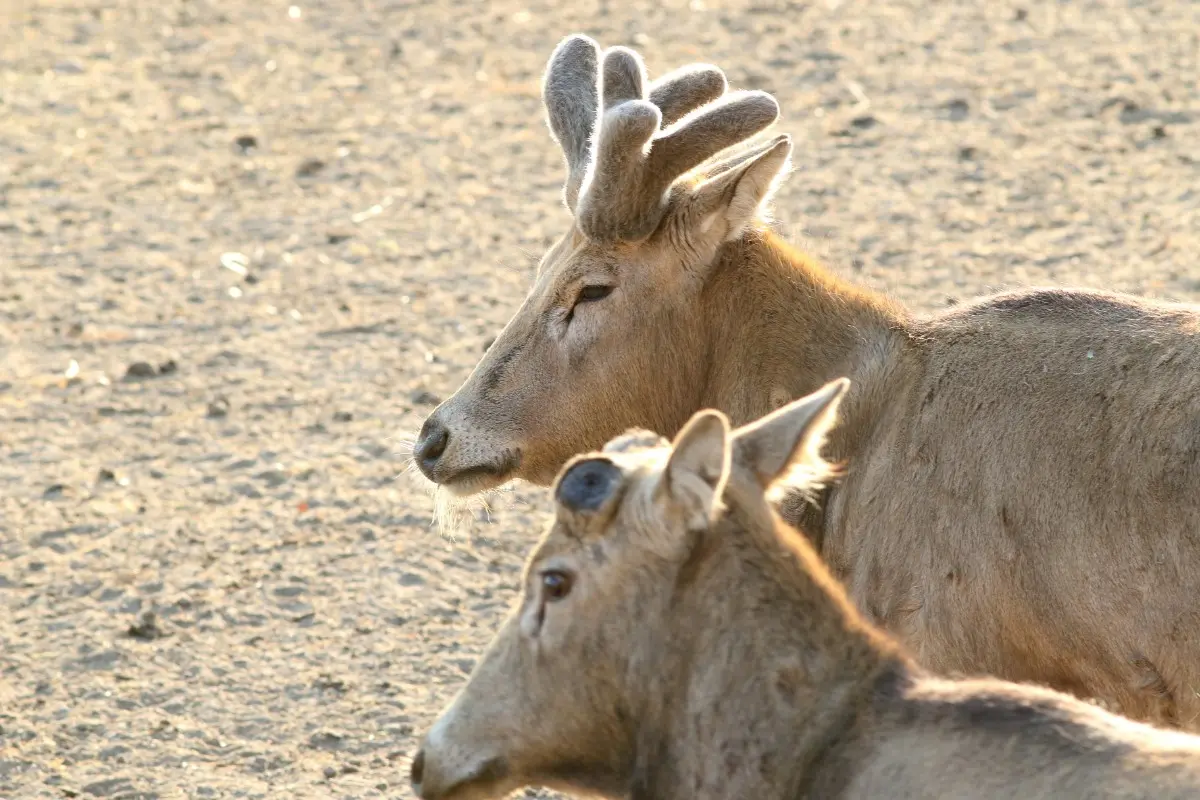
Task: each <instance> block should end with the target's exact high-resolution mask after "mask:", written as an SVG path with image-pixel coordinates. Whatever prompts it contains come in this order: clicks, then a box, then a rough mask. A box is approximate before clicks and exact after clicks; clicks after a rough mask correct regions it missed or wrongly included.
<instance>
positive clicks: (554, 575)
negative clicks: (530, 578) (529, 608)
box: [542, 570, 571, 603]
mask: <svg viewBox="0 0 1200 800" xmlns="http://www.w3.org/2000/svg"><path fill="white" fill-rule="evenodd" d="M542 589H543V590H544V595H545V598H546V599H547V600H549V601H550V602H551V603H554V602H557V601H559V600H562V599H563V598H564V597H566V596H567V595H569V594H570V593H571V576H570V575H568V574H567V573H565V572H559V571H558V570H549V571H547V572H543V573H542Z"/></svg>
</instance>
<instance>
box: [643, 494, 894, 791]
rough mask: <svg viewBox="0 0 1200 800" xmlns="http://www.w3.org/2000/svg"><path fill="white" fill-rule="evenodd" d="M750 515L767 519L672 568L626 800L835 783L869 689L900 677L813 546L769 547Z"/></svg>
mask: <svg viewBox="0 0 1200 800" xmlns="http://www.w3.org/2000/svg"><path fill="white" fill-rule="evenodd" d="M760 491H761V490H760ZM759 505H762V503H761V498H760V502H759ZM755 516H757V517H758V520H757V521H758V522H759V523H762V522H763V521H764V520H766V519H767V518H768V517H770V512H768V511H766V510H765V507H764V508H763V509H760V510H759V511H758V512H751V514H749V515H747V514H745V513H743V512H741V511H738V512H735V513H734V514H733V515H732V522H727V523H726V524H723V527H731V528H733V529H729V530H723V529H720V528H719V529H718V530H716V531H714V532H713V533H711V534H709V535H707V536H705V537H704V541H702V542H701V543H699V544H697V545H696V547H697V550H696V552H695V553H694V554H693V555H692V557H691V559H690V561H689V564H686V565H685V566H684V567H683V569H682V570H681V574H683V575H684V577H683V578H681V580H680V582H679V585H677V587H676V597H677V602H676V603H675V604H674V614H673V615H674V618H675V619H676V620H678V624H677V625H676V626H675V629H674V630H672V631H671V633H670V635H669V636H668V637H666V639H665V641H664V642H662V643H660V646H666V647H668V648H669V650H668V651H667V654H666V656H665V657H664V658H663V659H662V660H661V661H660V662H659V663H658V666H659V668H660V671H659V672H658V674H655V675H653V676H650V675H647V676H644V681H643V682H642V684H643V686H644V687H645V690H646V694H645V698H646V699H647V702H648V703H649V704H650V705H651V706H652V707H653V710H652V711H650V713H648V714H647V715H646V718H647V719H648V721H649V724H648V725H644V726H643V727H642V729H641V732H640V736H639V741H638V743H637V746H636V748H635V749H636V751H637V758H636V762H637V766H636V768H635V771H634V781H633V784H632V786H631V791H630V796H631V797H632V798H633V800H640V799H641V798H651V797H653V798H661V799H662V800H674V798H680V799H681V800H682V798H684V797H687V798H696V799H697V800H707V798H714V800H715V798H726V797H754V798H758V800H776V799H778V800H784V798H794V797H798V796H809V794H810V793H811V792H810V790H811V789H812V788H813V787H822V789H824V788H829V787H835V786H838V785H839V784H841V783H842V782H843V779H844V778H845V777H846V775H849V774H852V773H853V771H854V769H855V764H856V763H857V761H858V759H859V758H860V757H861V755H860V754H861V753H863V752H864V744H863V743H864V741H865V738H864V737H866V736H867V735H868V734H867V733H866V732H865V730H864V729H863V728H862V725H861V723H862V721H863V719H864V715H869V713H870V709H871V708H872V704H873V702H874V697H875V695H876V694H877V692H878V687H879V686H880V684H881V683H884V682H886V681H887V680H890V679H893V677H894V676H897V675H901V676H902V675H904V674H906V672H907V670H908V661H907V658H906V657H905V656H904V655H903V654H902V653H900V652H899V650H898V649H897V648H896V647H895V645H893V644H891V643H890V642H889V641H887V640H885V639H883V638H882V637H881V636H880V634H879V633H878V632H876V631H875V630H874V629H873V628H870V627H869V626H868V625H866V624H865V623H863V622H862V621H861V618H860V617H859V615H858V614H857V613H856V612H855V611H854V610H853V608H852V607H851V606H850V604H849V601H848V600H846V598H845V596H844V593H842V591H841V589H840V588H839V587H838V586H837V584H836V583H834V581H833V579H832V578H831V577H830V576H829V574H828V572H827V571H826V570H825V569H824V567H823V566H822V565H821V564H820V562H819V560H818V559H817V556H816V554H815V552H814V551H813V550H812V548H811V546H810V545H808V544H807V542H805V541H803V539H802V537H799V536H797V535H796V534H795V533H794V532H792V531H784V532H783V534H781V535H782V536H790V537H792V538H790V539H782V540H781V538H778V537H777V536H776V534H775V533H774V528H773V525H774V521H773V519H771V520H768V521H767V522H766V524H767V527H766V528H764V529H763V530H759V531H755V530H751V529H748V528H747V527H746V525H745V522H746V521H747V519H748V518H752V517H755ZM731 587H736V591H731ZM667 643H669V644H667ZM843 773H845V774H843ZM835 794H836V793H835ZM835 794H834V795H830V794H822V795H820V796H835Z"/></svg>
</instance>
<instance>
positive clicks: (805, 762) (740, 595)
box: [412, 380, 1200, 800]
mask: <svg viewBox="0 0 1200 800" xmlns="http://www.w3.org/2000/svg"><path fill="white" fill-rule="evenodd" d="M847 385H848V383H847V382H846V381H845V380H840V381H836V382H833V383H831V384H829V385H828V386H826V387H824V388H823V389H822V390H820V391H818V392H817V393H814V394H813V395H811V396H809V397H806V398H803V399H801V400H799V401H796V402H794V403H791V404H789V405H787V406H785V407H784V408H783V409H781V410H780V411H778V412H776V413H775V414H774V415H772V417H771V418H770V419H769V421H767V422H766V423H765V424H761V423H760V424H755V425H750V426H746V427H744V428H741V429H739V430H736V431H734V432H733V433H732V435H730V432H729V427H728V420H727V418H726V417H725V415H723V414H721V413H719V412H714V411H702V412H700V413H698V414H697V415H696V416H695V417H694V418H693V419H692V420H691V421H690V422H689V423H688V424H687V425H686V426H685V427H684V429H683V431H681V432H680V434H679V435H678V436H677V437H676V439H675V442H674V445H673V446H670V445H665V444H664V443H661V442H657V441H654V440H649V439H643V443H644V444H645V445H646V446H645V447H638V446H636V445H635V444H634V443H633V441H632V440H629V439H627V440H626V441H625V442H623V443H622V444H621V446H620V447H617V448H606V450H605V451H604V452H603V453H591V454H587V455H583V456H579V457H577V458H575V459H573V460H572V461H570V462H569V463H568V465H567V466H566V467H565V468H564V470H563V471H562V473H561V477H560V478H559V480H558V481H557V484H556V490H555V496H556V499H557V515H556V518H555V521H554V524H553V525H552V526H551V528H550V530H549V531H548V532H547V533H546V535H545V536H544V538H543V539H542V541H541V543H540V544H539V546H538V548H537V549H536V550H535V551H534V553H533V554H532V555H531V556H530V558H529V561H528V563H527V568H526V571H525V580H524V591H523V592H522V594H523V596H522V598H521V601H520V603H519V605H518V606H517V607H516V609H515V611H514V612H513V614H512V616H511V617H510V618H509V621H508V623H507V624H506V625H505V626H504V627H503V628H502V629H501V631H500V633H499V634H498V635H497V637H496V639H495V640H494V641H493V643H492V646H491V647H490V648H489V650H488V651H487V653H486V654H485V656H484V657H483V659H482V660H481V662H480V663H479V665H478V666H477V667H476V668H475V670H474V672H473V674H472V676H471V678H470V680H469V681H468V683H467V685H466V686H465V687H464V688H463V689H462V690H461V691H460V693H459V695H458V696H457V697H456V698H455V699H454V700H453V701H452V703H451V704H450V705H449V706H448V708H447V709H446V710H445V711H443V713H442V715H441V716H440V717H439V718H438V720H437V721H436V722H435V723H434V725H433V727H432V729H431V730H430V731H429V733H428V734H427V735H426V737H425V740H424V743H423V749H422V750H421V752H420V753H419V754H418V755H416V757H415V758H414V760H413V775H412V778H413V783H414V789H415V790H416V792H417V794H418V795H419V796H420V797H422V798H423V799H424V800H464V799H465V798H471V799H472V800H482V799H483V798H489V797H500V796H502V795H504V794H505V793H506V792H509V791H511V790H513V789H516V788H519V787H521V786H525V785H545V786H550V787H554V788H557V789H560V790H563V791H567V792H577V793H585V794H598V795H601V796H605V797H614V798H616V797H627V798H632V800H641V799H642V798H655V799H656V800H671V798H685V797H686V798H697V799H698V800H705V799H707V798H730V797H753V798H757V799H758V800H789V799H791V798H796V799H797V800H798V799H799V798H821V799H822V800H838V799H839V798H844V799H846V800H850V799H853V798H878V797H894V798H956V799H959V798H1067V799H1069V798H1184V797H1196V796H1197V795H1198V793H1200V737H1197V736H1192V735H1189V734H1183V733H1179V732H1174V731H1163V730H1160V729H1157V728H1153V727H1151V726H1149V725H1145V724H1141V723H1135V722H1130V721H1129V720H1126V719H1124V718H1121V717H1118V716H1116V715H1114V714H1111V713H1109V712H1106V711H1103V710H1101V709H1098V708H1096V707H1094V706H1092V705H1089V704H1087V703H1084V702H1082V701H1080V700H1078V699H1076V698H1074V697H1071V696H1069V695H1066V694H1060V693H1057V692H1053V691H1051V690H1048V689H1045V688H1043V687H1036V686H1026V685H1018V684H1014V683H1008V682H1003V681H999V680H995V679H982V678H975V679H965V680H950V679H946V678H942V677H936V676H934V675H932V674H930V673H929V672H928V671H926V670H925V669H923V668H922V667H920V666H919V665H918V664H917V663H916V662H915V661H914V660H913V659H912V658H911V657H910V655H909V654H908V653H906V652H905V650H904V648H903V647H901V646H899V645H897V644H896V643H895V641H894V640H892V639H891V638H890V637H887V636H886V635H885V634H883V633H882V632H881V631H879V630H878V629H876V628H875V627H874V626H872V625H871V624H870V623H868V622H867V621H865V620H864V619H863V618H862V617H861V615H860V614H858V613H857V611H855V609H854V607H853V605H852V604H851V603H850V602H849V600H848V598H847V597H846V594H845V592H844V591H843V589H842V587H841V586H840V585H839V584H838V583H837V582H836V581H835V580H834V579H833V577H832V576H831V575H830V573H829V572H828V570H826V569H825V567H824V565H823V564H822V562H821V560H820V558H819V557H818V556H817V554H816V551H815V550H814V549H813V547H812V545H811V544H810V542H809V541H808V540H807V539H806V538H805V537H803V536H801V535H799V534H798V532H797V531H795V530H794V529H792V528H790V527H789V526H787V525H786V523H784V522H783V521H782V520H781V519H780V518H779V516H778V515H777V513H776V512H775V510H774V509H773V507H772V506H771V505H770V503H769V501H768V500H767V496H766V492H767V490H768V489H769V488H770V487H771V486H772V485H773V484H776V483H777V482H778V481H779V480H781V479H782V478H784V477H785V476H790V475H794V474H795V473H794V472H792V471H791V469H790V468H791V466H792V465H793V464H795V463H796V462H807V463H806V467H805V469H804V470H803V471H804V472H809V473H812V474H820V473H821V472H822V471H824V469H825V465H824V462H823V461H822V459H821V458H820V456H819V455H818V454H817V448H818V447H819V445H820V443H821V441H822V440H823V439H824V438H825V435H826V433H827V432H828V431H829V429H830V427H831V426H832V425H833V423H834V416H835V412H836V408H837V403H838V400H839V399H840V398H841V397H842V396H843V395H844V394H845V391H846V388H847ZM596 476H603V480H601V481H597V480H594V478H595V477H596ZM810 488H811V487H810ZM698 519H707V520H708V522H706V523H704V524H697V520H698Z"/></svg>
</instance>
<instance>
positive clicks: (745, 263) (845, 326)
mask: <svg viewBox="0 0 1200 800" xmlns="http://www.w3.org/2000/svg"><path fill="white" fill-rule="evenodd" d="M705 299H706V305H707V308H706V312H707V314H708V318H709V319H710V320H713V321H714V324H712V325H710V326H709V327H708V330H709V331H711V338H710V340H709V343H708V353H709V365H708V367H709V368H708V380H707V382H706V386H705V396H704V401H703V402H704V404H705V405H707V406H712V407H716V408H720V409H722V410H724V411H725V412H726V413H727V414H729V415H730V419H731V420H732V422H733V423H734V424H735V425H743V424H746V423H748V422H751V421H753V420H755V419H757V418H759V417H761V416H763V415H764V414H767V413H769V412H770V411H773V410H774V409H775V408H777V407H779V406H781V405H783V404H785V403H787V402H789V401H791V400H794V399H796V398H798V397H802V396H804V395H806V394H808V393H809V392H813V391H815V390H817V389H819V388H820V387H821V386H822V385H824V384H825V383H826V382H828V381H830V380H833V379H834V378H838V377H842V376H848V377H850V378H851V380H852V381H854V384H855V385H854V386H852V388H851V396H850V397H848V398H847V402H846V403H844V404H843V413H842V417H843V424H844V425H845V424H847V423H848V422H849V421H848V420H847V419H846V417H847V412H853V411H854V409H855V406H856V405H859V404H856V403H855V402H854V397H853V396H854V395H856V394H857V395H860V396H864V395H873V394H875V392H873V391H868V389H869V388H870V387H864V386H861V385H859V384H861V383H863V381H864V380H866V381H871V380H875V379H876V378H878V377H881V376H882V374H883V373H884V372H886V367H887V365H886V363H884V364H881V363H879V362H880V361H881V360H882V361H884V362H886V361H887V360H888V359H889V358H891V357H892V355H893V354H894V353H895V352H896V351H897V349H898V345H899V343H900V341H902V340H903V338H904V337H903V329H904V327H905V312H904V310H903V309H902V308H900V307H898V306H896V305H895V304H893V303H892V302H891V301H889V300H888V299H887V298H885V297H883V296H882V295H879V294H876V293H874V292H871V291H869V290H867V289H864V288H861V287H858V286H855V285H853V284H851V283H849V282H847V281H844V280H842V279H840V278H838V277H837V276H835V275H834V274H832V273H831V272H829V271H828V270H826V269H825V268H823V267H821V266H820V265H819V264H817V263H816V262H815V261H814V260H812V259H810V258H809V257H807V256H805V255H804V254H803V253H801V252H799V251H797V250H795V249H794V248H792V247H790V246H789V245H788V244H787V243H785V242H783V241H782V240H781V239H779V238H778V237H776V236H775V235H774V234H772V233H770V232H769V231H765V230H758V229H753V230H751V231H749V232H747V233H746V234H745V235H744V236H742V238H740V239H739V240H737V241H734V242H730V243H728V244H726V245H725V246H724V247H723V248H722V251H721V252H720V254H719V255H718V257H717V263H716V265H715V266H714V272H713V275H712V278H711V279H710V280H709V281H708V284H707V287H706V298H705ZM869 373H878V374H869Z"/></svg>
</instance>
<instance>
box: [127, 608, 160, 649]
mask: <svg viewBox="0 0 1200 800" xmlns="http://www.w3.org/2000/svg"><path fill="white" fill-rule="evenodd" d="M125 634H126V635H127V636H128V637H129V638H131V639H141V640H142V641H146V642H149V641H153V640H154V639H161V638H162V637H164V636H167V635H168V634H167V632H166V631H165V630H163V629H162V627H161V626H160V625H159V624H158V616H157V615H156V614H155V613H154V612H153V611H143V612H142V618H141V620H140V621H138V622H136V623H134V624H133V625H130V626H129V630H127V631H126V632H125Z"/></svg>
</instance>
